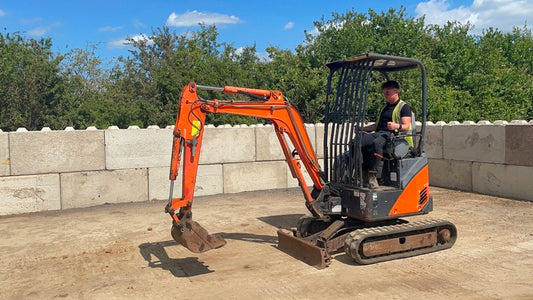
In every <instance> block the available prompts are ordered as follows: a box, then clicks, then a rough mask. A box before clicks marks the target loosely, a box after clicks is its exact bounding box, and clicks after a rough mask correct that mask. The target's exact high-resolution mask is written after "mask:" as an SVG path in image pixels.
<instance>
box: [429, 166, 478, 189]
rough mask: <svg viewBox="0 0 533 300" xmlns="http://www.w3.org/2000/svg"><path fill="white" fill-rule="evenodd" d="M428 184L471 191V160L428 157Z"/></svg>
mask: <svg viewBox="0 0 533 300" xmlns="http://www.w3.org/2000/svg"><path fill="white" fill-rule="evenodd" d="M428 165H429V185H430V186H431V185H433V186H438V187H443V188H449V189H458V190H462V191H467V192H470V191H472V162H467V161H459V160H442V159H428Z"/></svg>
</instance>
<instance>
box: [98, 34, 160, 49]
mask: <svg viewBox="0 0 533 300" xmlns="http://www.w3.org/2000/svg"><path fill="white" fill-rule="evenodd" d="M130 40H134V41H141V40H145V41H146V42H147V43H148V44H150V43H152V38H151V37H149V36H147V35H146V34H137V35H134V36H128V37H125V38H123V39H115V40H111V41H110V42H108V43H107V48H109V49H117V48H126V47H129V46H130V45H131V42H130Z"/></svg>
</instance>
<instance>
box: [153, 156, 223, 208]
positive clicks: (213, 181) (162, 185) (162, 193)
mask: <svg viewBox="0 0 533 300" xmlns="http://www.w3.org/2000/svg"><path fill="white" fill-rule="evenodd" d="M168 175H169V168H165V167H159V168H150V169H149V170H148V184H149V188H148V191H149V199H151V200H168V196H169V192H170V180H169V179H168ZM182 178H183V176H182V174H180V175H179V176H178V178H177V179H176V181H175V182H174V193H173V197H174V198H179V197H182V180H183V179H182ZM222 178H223V177H222V165H221V164H218V165H199V166H198V176H197V177H196V185H195V187H194V195H195V196H207V195H216V194H222V193H224V182H223V180H222Z"/></svg>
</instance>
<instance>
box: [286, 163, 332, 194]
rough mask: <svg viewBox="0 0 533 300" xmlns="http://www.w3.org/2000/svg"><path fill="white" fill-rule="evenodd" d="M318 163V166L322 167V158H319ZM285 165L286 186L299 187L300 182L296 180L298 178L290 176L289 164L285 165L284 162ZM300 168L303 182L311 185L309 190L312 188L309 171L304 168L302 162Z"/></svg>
mask: <svg viewBox="0 0 533 300" xmlns="http://www.w3.org/2000/svg"><path fill="white" fill-rule="evenodd" d="M318 163H319V164H320V166H321V167H322V169H323V168H324V160H323V159H319V160H318ZM285 165H286V166H287V187H289V188H292V187H299V186H300V184H299V182H298V179H296V178H294V177H292V173H291V169H289V166H288V165H287V163H286V162H285ZM301 168H302V172H303V174H304V180H305V183H306V184H307V186H309V187H311V190H312V187H313V181H312V180H311V177H310V176H309V172H307V170H306V169H305V166H304V165H303V164H301Z"/></svg>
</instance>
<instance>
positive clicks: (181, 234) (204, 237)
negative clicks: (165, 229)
mask: <svg viewBox="0 0 533 300" xmlns="http://www.w3.org/2000/svg"><path fill="white" fill-rule="evenodd" d="M171 234H172V237H173V238H174V240H175V241H176V242H178V243H180V244H181V245H183V246H184V247H185V248H187V249H189V250H190V251H191V252H194V253H200V252H205V251H208V250H211V249H216V248H220V247H222V246H224V245H226V241H225V240H224V239H223V238H221V237H219V236H216V235H211V234H209V233H208V232H207V230H205V228H203V227H202V226H201V225H200V224H198V223H197V222H195V221H193V220H191V219H183V220H181V221H179V222H178V223H174V224H173V225H172V229H171Z"/></svg>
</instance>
